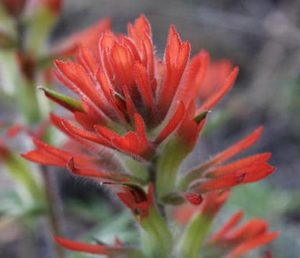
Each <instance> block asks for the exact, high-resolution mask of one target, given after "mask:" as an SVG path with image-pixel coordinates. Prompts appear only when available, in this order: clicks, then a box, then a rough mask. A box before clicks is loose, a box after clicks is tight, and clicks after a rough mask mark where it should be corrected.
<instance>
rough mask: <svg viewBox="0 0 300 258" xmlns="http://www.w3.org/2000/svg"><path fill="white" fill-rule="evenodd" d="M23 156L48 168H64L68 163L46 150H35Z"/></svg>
mask: <svg viewBox="0 0 300 258" xmlns="http://www.w3.org/2000/svg"><path fill="white" fill-rule="evenodd" d="M21 156H22V157H23V158H25V159H27V160H30V161H32V162H35V163H39V164H42V165H47V166H58V167H64V166H65V164H66V161H65V160H64V159H62V158H59V157H57V156H54V155H52V154H49V153H48V152H47V151H45V150H33V151H29V152H27V153H24V154H21Z"/></svg>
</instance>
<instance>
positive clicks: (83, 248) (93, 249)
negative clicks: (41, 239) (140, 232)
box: [54, 237, 133, 257]
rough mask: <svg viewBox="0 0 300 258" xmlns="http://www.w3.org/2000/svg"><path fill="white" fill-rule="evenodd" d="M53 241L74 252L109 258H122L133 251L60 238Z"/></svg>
mask: <svg viewBox="0 0 300 258" xmlns="http://www.w3.org/2000/svg"><path fill="white" fill-rule="evenodd" d="M54 239H55V241H56V242H57V243H58V244H60V245H61V246H63V247H64V248H67V249H69V250H72V251H76V252H85V253H90V254H100V255H107V256H109V257H110V255H113V256H114V257H116V255H122V257H124V255H126V254H128V253H130V252H131V251H133V249H130V248H127V247H120V246H118V245H116V246H109V245H105V244H93V245H92V244H86V243H81V242H76V241H71V240H68V239H64V238H61V237H55V238H54ZM119 257H120V256H119ZM126 257H127V256H126Z"/></svg>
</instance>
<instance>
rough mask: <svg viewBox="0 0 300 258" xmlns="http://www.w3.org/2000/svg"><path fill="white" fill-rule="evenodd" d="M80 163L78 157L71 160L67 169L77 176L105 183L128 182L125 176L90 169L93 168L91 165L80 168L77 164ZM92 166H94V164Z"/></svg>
mask: <svg viewBox="0 0 300 258" xmlns="http://www.w3.org/2000/svg"><path fill="white" fill-rule="evenodd" d="M79 162H80V160H79ZM79 162H78V160H77V157H75V158H71V159H70V160H69V161H68V162H67V164H66V167H67V168H68V169H69V170H70V171H71V172H72V173H73V174H75V175H78V176H84V177H92V178H97V179H100V180H103V181H104V182H120V181H122V182H125V181H127V180H126V176H125V175H121V174H117V173H111V172H104V171H103V170H99V169H92V168H89V167H91V165H90V164H86V166H84V167H79V166H77V164H76V163H79ZM89 165H90V166H89ZM92 166H93V164H92ZM98 167H99V166H98Z"/></svg>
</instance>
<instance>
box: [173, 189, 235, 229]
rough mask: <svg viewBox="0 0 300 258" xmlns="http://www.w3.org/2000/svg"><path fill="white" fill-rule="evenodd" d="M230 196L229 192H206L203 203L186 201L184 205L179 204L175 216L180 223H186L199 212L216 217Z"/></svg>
mask: <svg viewBox="0 0 300 258" xmlns="http://www.w3.org/2000/svg"><path fill="white" fill-rule="evenodd" d="M228 197H229V192H228V191H225V192H216V191H215V192H211V193H208V194H205V195H204V196H203V197H202V199H203V201H202V202H201V203H199V204H198V203H197V204H196V205H195V204H194V203H192V204H191V203H185V204H183V205H180V206H177V207H176V208H175V209H174V213H173V214H174V218H175V220H176V221H177V223H178V224H182V225H185V224H187V223H188V222H189V221H191V219H192V218H193V217H194V216H196V215H199V214H203V215H204V216H207V217H209V218H214V217H215V216H216V215H217V213H218V212H219V210H220V209H221V208H222V206H223V204H224V203H225V202H226V201H227V199H228Z"/></svg>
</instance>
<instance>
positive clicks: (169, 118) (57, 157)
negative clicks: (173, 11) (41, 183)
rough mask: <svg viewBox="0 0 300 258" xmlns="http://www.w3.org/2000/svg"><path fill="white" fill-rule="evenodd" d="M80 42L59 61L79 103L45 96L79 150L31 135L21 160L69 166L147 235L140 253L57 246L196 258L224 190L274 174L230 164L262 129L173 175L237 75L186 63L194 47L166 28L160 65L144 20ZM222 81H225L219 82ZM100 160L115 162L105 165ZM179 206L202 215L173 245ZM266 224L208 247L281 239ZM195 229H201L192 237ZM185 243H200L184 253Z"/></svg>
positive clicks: (196, 60) (225, 65)
mask: <svg viewBox="0 0 300 258" xmlns="http://www.w3.org/2000/svg"><path fill="white" fill-rule="evenodd" d="M86 42H89V43H88V44H87V43H86ZM78 43H79V44H81V45H80V46H79V48H78V51H77V54H76V58H75V60H68V61H61V60H57V61H55V65H56V72H55V73H56V76H57V78H58V79H59V80H60V81H61V82H62V84H63V85H64V86H65V87H67V88H68V89H69V90H71V91H72V92H73V93H75V95H77V98H73V97H69V96H66V95H63V94H61V93H59V92H56V91H54V90H49V89H43V90H44V92H45V94H46V96H47V97H49V98H50V99H51V100H52V101H54V102H56V103H57V104H59V105H61V106H62V107H63V108H65V109H67V110H68V111H70V113H71V115H72V116H71V117H70V118H69V119H65V118H62V117H60V116H58V115H56V114H51V121H52V123H53V124H54V125H55V126H56V127H57V128H58V129H59V130H61V131H62V132H64V133H65V134H66V135H67V136H68V137H70V138H71V139H72V140H73V141H75V142H77V144H78V145H79V146H80V148H75V149H70V148H65V149H62V148H56V147H53V146H51V145H48V144H46V143H44V142H42V141H41V140H39V139H38V138H34V144H35V146H36V149H35V150H33V151H30V152H28V153H26V154H24V155H23V157H25V158H26V159H28V160H31V161H34V162H37V163H40V164H43V165H52V166H59V167H65V168H67V169H69V170H70V171H71V172H72V173H73V174H74V175H77V176H83V177H89V178H91V179H94V180H96V181H97V182H99V181H100V182H102V183H103V184H104V185H106V186H107V187H110V188H111V189H112V190H113V191H114V192H116V195H117V197H118V198H119V199H120V201H121V202H123V203H124V204H125V206H127V207H128V208H129V209H130V210H131V211H132V213H133V214H134V216H135V218H136V220H137V222H138V223H139V225H140V226H141V229H142V232H141V233H142V235H143V234H144V233H145V234H144V236H145V238H143V239H144V242H145V246H144V249H145V250H143V251H142V252H140V251H139V250H138V249H135V248H133V249H131V248H130V249H129V250H127V249H126V247H124V248H123V247H119V246H118V247H114V246H106V245H87V244H82V243H77V242H72V241H69V240H65V239H62V238H56V241H57V242H58V243H59V244H61V245H63V246H65V247H66V248H69V249H71V250H75V251H86V252H89V253H96V254H104V255H107V256H108V257H118V254H119V252H122V254H124V256H125V257H133V256H130V255H129V253H131V252H133V253H134V254H135V255H137V256H136V257H144V256H143V255H146V257H148V256H149V257H169V256H171V254H172V253H173V252H177V251H178V254H179V255H181V256H180V257H188V258H192V257H198V252H199V250H200V248H201V245H202V243H205V242H203V239H204V237H205V236H206V234H205V233H206V231H207V230H205V229H208V228H209V225H210V223H211V221H212V219H213V218H214V216H215V215H216V214H217V212H218V210H219V209H220V208H221V206H222V204H223V203H224V202H225V201H226V199H227V197H228V189H230V188H231V187H234V186H236V185H241V184H245V183H251V182H256V181H259V180H261V179H263V178H265V177H267V176H268V175H270V174H271V173H272V172H273V171H274V168H273V167H272V166H271V165H269V164H268V161H269V159H270V157H271V154H270V153H259V154H255V155H251V156H248V157H245V158H241V159H238V160H234V161H232V160H231V159H232V158H235V157H236V156H237V155H238V154H239V153H241V152H242V151H245V150H247V149H248V148H250V147H251V146H252V145H254V144H255V143H256V141H257V140H258V139H259V137H260V135H261V133H262V130H263V128H262V127H259V128H257V129H256V130H254V131H253V132H252V133H251V134H250V135H248V136H246V137H245V138H243V139H242V140H241V141H239V142H238V143H236V144H234V145H232V146H231V147H229V148H227V149H225V150H224V151H222V152H220V153H219V154H217V155H215V156H214V157H213V158H211V159H210V160H208V161H207V162H205V163H203V164H200V165H199V166H197V167H195V168H193V169H192V170H190V171H186V172H185V173H182V174H181V173H179V167H180V165H181V163H182V161H183V160H184V159H185V158H186V156H187V155H188V154H189V153H190V152H191V151H192V150H193V148H194V146H195V144H196V142H197V139H198V138H199V135H200V133H201V131H202V128H203V127H204V125H205V122H206V118H207V116H208V112H209V111H210V110H211V109H212V108H213V107H214V106H215V105H216V104H217V103H218V102H219V101H220V100H221V99H222V98H223V96H225V95H226V93H227V92H228V91H229V90H230V89H231V87H232V86H233V83H234V81H235V79H236V77H237V74H238V70H239V69H238V68H237V67H234V68H232V65H231V63H229V62H225V61H224V62H222V63H219V64H218V65H217V64H215V65H214V64H209V54H208V53H207V52H206V51H203V50H202V51H200V52H199V53H198V54H196V55H195V56H194V57H192V58H191V59H190V43H189V42H187V41H182V40H181V39H180V37H179V34H178V33H177V31H176V28H175V26H171V28H170V30H169V35H168V39H167V44H166V49H165V52H164V56H163V58H162V59H161V58H159V57H158V56H157V55H156V53H155V48H154V45H153V42H152V31H151V27H150V24H149V22H148V20H147V19H146V18H145V16H143V15H142V16H140V17H139V18H138V19H137V20H136V21H135V22H134V24H131V23H129V24H128V34H127V35H123V34H118V35H115V34H113V33H112V32H110V31H108V30H107V31H105V32H104V33H102V34H101V35H100V36H99V38H97V39H96V37H95V36H91V37H89V36H87V37H86V38H82V39H81V40H80V41H79V42H78ZM218 71H220V78H218V79H219V80H217V79H216V77H218V76H219V74H218ZM213 79H214V80H215V81H209V80H213ZM220 80H222V81H223V80H224V81H223V83H222V84H220V83H219V82H220ZM210 82H211V83H210ZM216 85H217V86H216ZM202 92H203V94H202ZM199 99H200V102H201V104H200V105H198V104H199ZM112 153H113V154H112ZM105 155H111V157H112V158H111V159H109V162H108V161H107V160H106V159H105V158H103V156H105ZM184 203H190V204H189V205H194V206H195V207H197V209H196V217H197V216H198V218H196V219H193V218H192V217H195V216H194V215H193V214H191V215H189V216H188V217H186V218H185V223H188V225H187V226H186V230H185V231H184V233H183V234H182V235H181V236H180V237H179V238H181V240H180V241H179V242H180V244H179V245H178V246H177V247H175V246H174V243H176V241H174V237H176V236H174V235H173V233H172V232H171V230H170V229H169V228H168V223H167V222H168V221H169V220H172V219H173V216H170V215H169V212H166V209H168V210H173V211H174V212H178V211H176V208H175V209H174V208H172V206H175V207H177V206H178V205H180V204H181V205H182V204H184ZM180 207H181V206H178V209H180ZM198 207H200V208H198ZM262 224H263V223H261V222H257V221H254V222H253V223H252V222H250V224H249V225H253V228H254V231H255V232H254V233H253V235H251V236H250V237H248V235H247V233H246V232H244V231H245V230H244V228H242V229H241V230H237V231H236V232H240V231H241V235H242V236H243V237H242V238H241V239H239V241H238V242H236V241H235V239H233V237H232V235H231V234H229V233H228V234H229V235H227V233H226V234H221V236H220V237H218V238H216V237H212V240H211V241H210V242H209V243H208V245H217V246H220V245H222V246H223V245H226V248H227V245H229V246H230V250H231V256H230V257H239V256H240V255H241V254H243V253H244V252H246V251H248V250H250V249H251V248H255V247H257V246H259V245H262V244H265V243H268V242H269V241H271V240H272V239H273V238H275V237H276V236H277V233H276V234H275V233H267V232H266V230H267V229H266V226H264V227H263V228H264V230H260V229H261V228H262V227H261V225H262ZM192 225H195V227H194V228H195V229H197V228H199V230H200V231H201V230H202V229H203V232H202V233H201V234H200V233H199V235H198V236H197V238H193V237H194V234H195V230H194V228H193V227H192ZM264 225H265V224H264ZM225 227H226V226H225ZM245 227H248V224H246V226H245ZM255 228H257V231H256V230H255ZM232 230H233V229H232ZM236 232H235V234H237V233H236ZM196 233H197V232H196ZM197 234H198V233H197ZM217 235H218V236H219V235H220V233H217ZM246 235H247V236H246ZM251 237H253V239H252V240H250V238H251ZM191 239H197V240H199V241H198V242H196V243H195V245H194V246H191V247H192V248H189V245H190V244H191V243H193V241H190V240H191ZM251 241H252V242H251ZM126 250H127V251H129V253H127V254H126V252H127V251H126ZM174 250H175V251H174ZM123 251H124V253H123ZM114 255H115V256H114ZM131 255H132V253H131ZM147 255H148V256H147ZM176 255H177V254H176Z"/></svg>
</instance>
